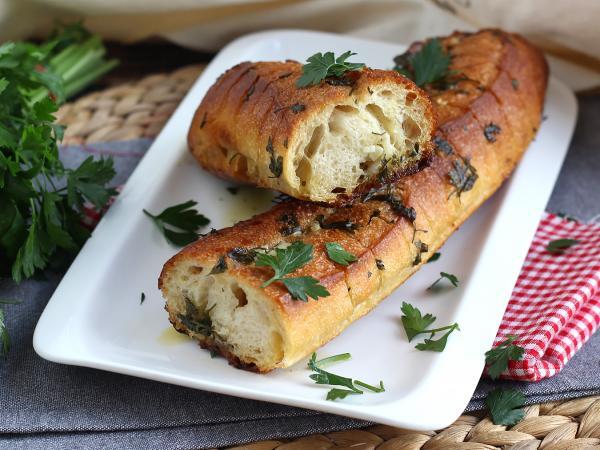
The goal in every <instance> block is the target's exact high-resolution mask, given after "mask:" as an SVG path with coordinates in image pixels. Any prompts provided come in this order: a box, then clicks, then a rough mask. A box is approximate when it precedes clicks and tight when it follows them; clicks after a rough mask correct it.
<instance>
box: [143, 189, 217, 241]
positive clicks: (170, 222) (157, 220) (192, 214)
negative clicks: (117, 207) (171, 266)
mask: <svg viewBox="0 0 600 450" xmlns="http://www.w3.org/2000/svg"><path fill="white" fill-rule="evenodd" d="M197 204H198V203H197V202H195V201H194V200H188V201H187V202H184V203H179V204H177V205H174V206H170V207H168V208H167V209H165V210H164V211H163V212H161V213H160V214H158V215H156V216H155V215H153V214H151V213H150V212H148V211H147V210H145V209H144V210H142V211H144V214H146V215H147V216H148V217H150V218H151V219H152V221H153V222H154V224H155V225H156V226H157V227H158V229H159V230H160V231H161V233H162V234H163V235H164V236H165V238H166V239H167V241H168V242H170V243H171V244H173V245H176V246H178V247H184V246H186V245H188V244H191V243H192V242H194V241H196V240H197V239H198V238H199V237H200V233H199V232H198V230H199V229H200V228H202V227H203V226H205V225H208V223H209V222H210V221H209V220H208V219H207V218H206V217H204V216H203V215H202V214H200V213H199V212H198V211H197V210H196V209H195V208H194V206H196V205H197Z"/></svg>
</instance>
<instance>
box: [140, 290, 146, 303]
mask: <svg viewBox="0 0 600 450" xmlns="http://www.w3.org/2000/svg"><path fill="white" fill-rule="evenodd" d="M144 300H146V294H144V293H143V292H142V295H141V296H140V305H141V304H142V303H144Z"/></svg>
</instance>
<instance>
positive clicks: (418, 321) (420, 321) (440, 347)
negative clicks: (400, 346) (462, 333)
mask: <svg viewBox="0 0 600 450" xmlns="http://www.w3.org/2000/svg"><path fill="white" fill-rule="evenodd" d="M401 311H402V317H401V321H402V326H403V327H404V331H405V332H406V336H407V337H408V342H410V341H412V340H413V339H414V338H415V336H417V335H419V334H429V335H430V336H429V338H426V339H425V341H424V342H422V343H419V344H417V345H416V346H415V348H416V349H417V350H421V351H425V350H428V351H433V352H442V351H444V349H445V348H446V344H447V342H448V336H450V333H452V332H453V331H454V330H460V328H459V327H458V324H457V323H453V324H452V325H447V326H445V327H440V328H434V329H427V328H428V327H429V326H430V325H431V324H432V323H433V322H435V319H436V318H435V317H434V316H433V315H431V314H425V315H423V314H422V313H421V311H420V310H419V309H418V308H415V307H414V306H412V305H411V304H410V303H406V302H402V308H401ZM441 331H446V333H445V334H444V335H443V336H442V337H441V338H439V339H433V337H434V336H435V334H436V333H439V332H441Z"/></svg>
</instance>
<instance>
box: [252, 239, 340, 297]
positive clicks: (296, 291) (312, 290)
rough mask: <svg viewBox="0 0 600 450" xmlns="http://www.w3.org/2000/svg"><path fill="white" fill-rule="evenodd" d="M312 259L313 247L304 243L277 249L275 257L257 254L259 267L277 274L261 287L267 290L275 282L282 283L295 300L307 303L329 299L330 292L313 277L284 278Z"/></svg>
mask: <svg viewBox="0 0 600 450" xmlns="http://www.w3.org/2000/svg"><path fill="white" fill-rule="evenodd" d="M312 258H313V246H312V245H311V244H305V243H304V242H302V241H295V242H294V243H292V244H291V245H290V246H289V247H286V248H276V249H275V255H271V254H268V253H262V252H257V253H256V263H255V264H256V265H257V266H258V267H271V268H272V269H273V271H274V272H275V274H274V275H273V276H272V277H271V278H270V279H268V280H267V281H265V282H264V283H263V284H262V285H261V287H263V288H265V287H267V286H268V285H270V284H271V283H273V282H275V281H281V282H282V283H283V284H284V285H285V287H286V288H287V290H288V292H289V293H290V295H291V296H292V298H293V299H295V300H301V301H303V302H306V301H308V297H311V298H314V299H315V300H317V299H318V298H319V297H328V296H329V291H327V289H326V288H325V287H324V286H322V285H320V284H319V281H318V280H316V279H315V278H313V277H296V278H293V277H292V278H283V277H284V276H285V275H288V274H290V273H292V272H294V271H295V270H297V269H299V268H300V267H303V266H304V265H306V264H308V262H309V261H310V260H312Z"/></svg>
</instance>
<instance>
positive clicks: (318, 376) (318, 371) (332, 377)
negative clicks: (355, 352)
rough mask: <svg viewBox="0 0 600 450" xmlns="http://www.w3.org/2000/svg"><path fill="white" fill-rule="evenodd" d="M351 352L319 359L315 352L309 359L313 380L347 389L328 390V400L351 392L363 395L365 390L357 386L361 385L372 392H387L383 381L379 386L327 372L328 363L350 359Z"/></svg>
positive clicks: (317, 382) (342, 397) (341, 397)
mask: <svg viewBox="0 0 600 450" xmlns="http://www.w3.org/2000/svg"><path fill="white" fill-rule="evenodd" d="M350 357H351V356H350V353H342V354H340V355H334V356H330V357H328V358H323V359H321V360H318V361H317V354H316V353H313V354H312V356H311V357H310V360H309V361H308V368H309V369H310V370H312V371H313V372H315V373H313V374H312V375H310V379H311V380H313V381H314V382H315V383H316V384H328V385H331V386H342V387H343V388H345V389H340V388H333V389H331V390H330V391H329V392H327V396H326V397H325V398H326V400H332V401H333V400H338V399H344V398H346V397H347V396H348V395H350V394H353V395H354V394H358V395H361V394H363V393H364V391H362V390H360V389H359V388H357V387H356V386H360V387H362V388H364V389H368V390H369V391H371V392H375V393H380V392H385V387H384V386H383V381H380V382H379V386H372V385H370V384H367V383H365V382H364V381H360V380H353V379H352V378H347V377H343V376H341V375H336V374H334V373H331V372H327V371H325V370H323V369H322V367H323V366H325V365H326V364H331V363H333V362H338V361H347V360H349V359H350Z"/></svg>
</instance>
